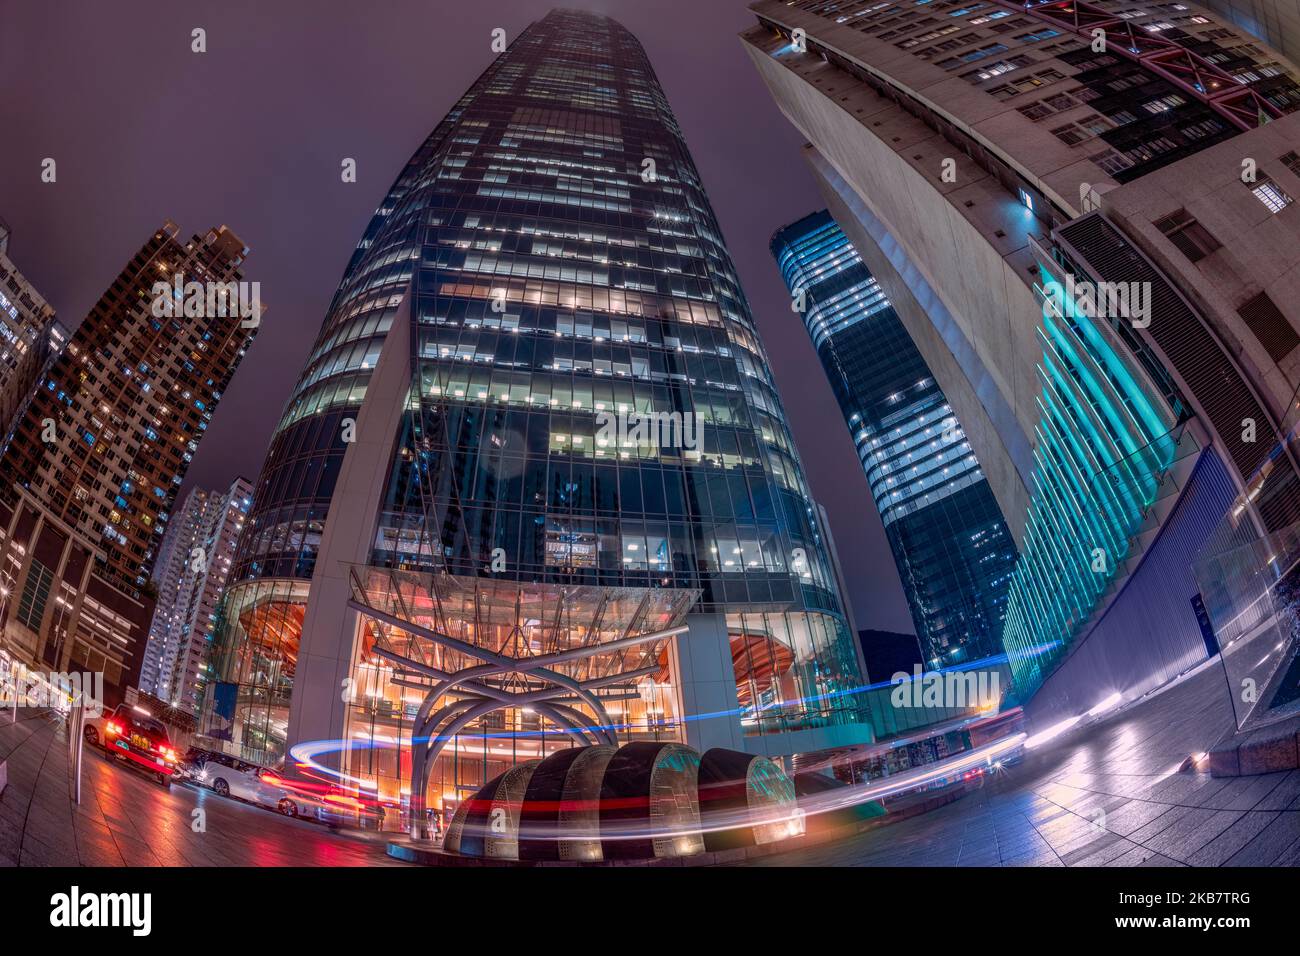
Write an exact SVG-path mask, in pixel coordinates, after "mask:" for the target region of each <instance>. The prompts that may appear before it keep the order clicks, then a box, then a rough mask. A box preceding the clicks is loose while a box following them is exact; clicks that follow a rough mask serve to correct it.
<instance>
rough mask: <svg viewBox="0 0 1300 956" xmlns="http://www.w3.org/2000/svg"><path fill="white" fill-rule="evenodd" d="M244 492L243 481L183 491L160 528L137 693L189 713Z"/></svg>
mask: <svg viewBox="0 0 1300 956" xmlns="http://www.w3.org/2000/svg"><path fill="white" fill-rule="evenodd" d="M251 494H252V484H251V483H250V482H249V481H248V479H246V478H236V479H235V480H234V482H233V483H232V484H231V485H230V487H229V488H227V489H226V490H225V491H224V492H222V491H219V490H216V491H208V490H205V489H203V488H193V489H191V490H190V493H189V494H188V495H187V496H186V498H185V503H184V504H183V505H182V506H181V508H180V511H179V512H177V513H176V514H175V515H173V516H172V518H171V520H170V521H169V522H168V525H167V533H166V534H165V535H164V537H163V544H162V547H161V548H160V551H159V557H158V563H157V565H156V567H155V569H154V583H155V586H156V587H157V590H158V605H157V609H156V610H155V611H154V617H153V622H152V624H151V625H150V627H149V643H148V646H147V647H146V648H145V655H144V665H143V667H142V668H141V672H140V689H141V690H142V691H144V692H145V693H147V694H151V695H153V696H154V697H157V698H158V699H159V700H164V701H167V702H168V703H170V704H171V705H172V706H173V707H178V708H182V709H184V710H186V711H189V712H191V713H197V712H198V709H199V705H200V704H202V702H203V694H204V689H205V688H206V687H207V683H208V673H207V665H208V657H209V651H210V647H211V643H212V634H213V631H214V629H215V627H216V620H217V609H218V607H219V606H220V603H221V595H222V593H223V591H224V589H225V585H226V581H227V579H228V578H229V576H230V570H231V566H232V561H233V559H234V555H235V545H236V543H237V542H238V540H239V533H240V532H241V531H242V530H243V528H244V520H245V519H246V517H247V515H248V509H249V506H250V504H251V499H250V495H251Z"/></svg>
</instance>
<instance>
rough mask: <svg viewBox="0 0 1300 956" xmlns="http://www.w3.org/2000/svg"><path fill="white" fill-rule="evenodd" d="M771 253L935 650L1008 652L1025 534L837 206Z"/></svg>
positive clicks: (937, 659)
mask: <svg viewBox="0 0 1300 956" xmlns="http://www.w3.org/2000/svg"><path fill="white" fill-rule="evenodd" d="M772 253H773V255H775V256H776V260H777V264H778V265H779V266H780V269H781V275H782V278H784V280H785V283H786V286H787V287H788V288H789V289H790V292H791V295H792V296H793V297H794V300H795V302H796V303H797V304H798V305H800V306H801V308H800V309H799V310H798V311H799V313H800V315H801V316H802V318H803V322H804V325H805V326H806V327H807V329H808V334H809V336H811V338H812V342H813V346H814V348H816V349H817V357H818V358H819V359H821V363H822V367H823V368H824V369H825V371H826V376H827V378H828V379H829V380H830V383H831V389H832V390H833V391H834V393H835V398H836V400H837V401H838V402H839V405H840V410H841V412H843V414H844V420H845V422H846V424H847V425H848V428H849V432H850V434H851V435H852V436H853V444H854V447H855V448H856V449H857V452H858V458H859V459H860V460H861V462H862V468H863V470H864V471H865V472H866V475H867V482H868V483H869V485H870V486H871V494H872V497H873V498H874V499H875V503H876V510H877V511H878V512H879V514H880V520H881V522H882V523H883V524H884V526H885V535H886V537H887V538H888V539H889V546H890V549H891V550H892V551H893V554H894V561H895V563H896V564H897V565H898V573H899V577H900V578H901V579H902V582H903V591H904V593H905V594H906V595H907V602H908V606H909V607H910V608H911V611H912V620H913V621H914V622H915V624H916V632H917V635H918V636H919V637H920V639H921V647H922V651H923V653H924V655H925V660H926V662H927V663H928V664H929V665H930V666H931V667H939V666H946V665H949V664H956V663H959V662H962V661H966V660H971V659H976V658H981V657H986V656H989V655H993V654H998V653H1001V648H1002V624H1003V618H1004V617H1005V614H1006V594H1007V585H1008V584H1009V583H1010V580H1011V571H1012V569H1013V568H1014V567H1015V560H1016V549H1015V544H1014V543H1013V542H1012V540H1011V533H1010V532H1009V531H1008V530H1007V526H1006V523H1005V522H1004V521H1003V520H1002V515H1001V514H1000V513H999V511H998V506H997V502H996V501H995V500H994V498H993V493H992V492H991V491H989V487H988V482H986V481H985V480H984V475H983V472H982V471H981V470H980V465H979V462H978V461H977V460H976V458H975V454H974V452H972V451H971V448H970V443H969V442H968V441H966V436H965V434H964V433H963V432H962V430H961V425H960V424H959V423H958V421H957V418H956V416H955V415H954V413H953V410H952V408H951V406H950V405H949V404H948V400H947V399H946V398H944V395H943V391H942V389H940V388H939V386H938V384H937V383H936V382H935V380H934V377H933V376H932V375H931V374H930V370H929V368H928V367H927V366H926V364H925V360H924V359H922V358H921V353H920V352H918V351H917V350H916V346H915V345H913V344H912V340H911V338H910V337H909V336H908V334H907V330H906V329H904V328H903V324H902V323H901V322H900V321H899V319H898V315H897V313H895V312H894V309H893V306H891V305H890V304H889V299H888V297H887V296H886V295H885V293H884V291H883V290H882V289H881V288H880V283H878V282H877V281H876V280H875V277H874V276H872V274H871V272H870V270H869V269H867V267H866V265H865V264H864V263H863V262H862V257H861V256H859V255H858V253H857V251H856V250H855V249H854V248H853V245H852V243H850V242H849V240H848V237H847V236H845V235H844V233H843V231H842V230H841V229H840V227H839V226H837V225H836V224H835V221H834V220H833V219H832V218H831V217H830V214H829V213H827V212H825V211H822V212H817V213H813V214H812V215H810V216H805V217H804V218H803V219H800V220H799V221H798V222H794V223H791V224H790V225H788V226H785V227H783V228H781V229H779V230H777V232H776V234H775V235H774V236H773V237H772ZM888 676H889V675H887V674H886V675H873V678H875V679H881V678H884V677H888Z"/></svg>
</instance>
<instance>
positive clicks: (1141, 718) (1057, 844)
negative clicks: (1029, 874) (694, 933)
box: [756, 661, 1300, 866]
mask: <svg viewBox="0 0 1300 956" xmlns="http://www.w3.org/2000/svg"><path fill="white" fill-rule="evenodd" d="M1232 726H1233V720H1232V713H1231V709H1230V702H1229V700H1228V696H1227V685H1226V683H1225V681H1224V677H1223V671H1222V668H1221V667H1220V666H1219V664H1218V663H1217V661H1216V662H1214V663H1211V664H1209V665H1208V666H1205V667H1203V668H1202V669H1201V670H1199V671H1197V672H1195V673H1194V674H1192V675H1190V676H1189V677H1188V678H1186V679H1185V680H1183V681H1182V682H1181V683H1179V684H1177V685H1175V686H1173V687H1171V688H1169V689H1168V690H1166V691H1165V692H1164V693H1162V694H1159V695H1156V696H1154V697H1152V698H1150V699H1148V700H1146V701H1144V702H1141V703H1139V704H1137V705H1135V706H1134V707H1132V708H1131V709H1129V710H1126V711H1123V712H1120V713H1117V714H1116V715H1114V716H1113V717H1111V718H1109V719H1108V720H1105V721H1102V722H1099V723H1096V724H1093V725H1091V726H1088V727H1083V728H1080V729H1079V730H1077V731H1076V732H1074V733H1071V734H1068V735H1065V736H1062V737H1061V738H1059V739H1057V740H1055V741H1053V742H1052V743H1051V744H1050V745H1048V746H1046V747H1044V748H1042V749H1040V750H1037V751H1033V752H1031V754H1030V756H1029V757H1028V759H1026V760H1025V761H1024V762H1023V763H1021V764H1019V765H1017V766H1015V767H1013V768H1011V769H1009V770H1005V771H1002V772H999V773H998V774H997V775H995V776H994V777H992V778H990V779H989V781H988V783H986V784H985V786H984V787H983V788H982V789H980V790H978V791H976V792H975V793H973V794H971V795H970V796H968V797H965V798H963V799H961V800H958V801H957V802H955V803H952V804H949V805H948V806H946V807H943V808H941V809H939V810H936V811H934V812H932V813H928V814H926V815H924V816H920V817H915V818H912V819H910V820H905V821H903V822H901V823H899V824H897V825H894V826H887V827H882V828H880V829H877V830H871V831H868V832H866V833H864V834H862V835H860V836H857V837H854V838H851V839H848V840H845V841H842V842H840V843H836V844H830V845H827V846H824V847H819V848H810V849H807V850H800V851H796V852H793V853H787V854H782V855H780V856H776V857H772V858H769V859H765V860H761V861H756V863H757V864H758V865H763V866H789V865H805V866H1239V865H1242V866H1295V865H1300V771H1295V770H1292V771H1287V772H1284V773H1273V774H1264V775H1261V776H1253V777H1219V778H1215V777H1211V776H1210V775H1209V774H1208V773H1192V772H1186V771H1184V772H1179V767H1180V766H1181V765H1182V764H1183V762H1184V760H1185V759H1186V758H1187V757H1188V756H1189V755H1190V754H1193V753H1200V752H1203V751H1206V750H1209V749H1210V747H1211V746H1212V745H1213V744H1214V743H1215V742H1217V741H1218V740H1219V739H1220V738H1221V737H1222V736H1223V735H1224V734H1226V733H1227V732H1228V731H1229V730H1230V729H1231V728H1232Z"/></svg>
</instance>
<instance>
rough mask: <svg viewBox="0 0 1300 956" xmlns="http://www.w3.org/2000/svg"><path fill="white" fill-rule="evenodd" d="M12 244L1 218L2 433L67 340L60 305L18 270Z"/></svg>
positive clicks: (0, 389)
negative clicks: (56, 308)
mask: <svg viewBox="0 0 1300 956" xmlns="http://www.w3.org/2000/svg"><path fill="white" fill-rule="evenodd" d="M8 247H9V227H8V226H6V225H4V223H2V222H0V337H3V339H4V341H3V342H0V438H2V437H3V436H4V435H6V434H8V431H9V429H10V428H12V427H13V425H14V424H15V421H16V419H17V416H18V412H19V411H20V410H21V409H22V407H23V405H24V404H25V403H26V402H27V399H28V398H29V397H30V396H31V392H32V389H33V388H34V387H35V385H36V381H37V379H39V378H40V377H41V374H42V373H43V372H44V371H45V368H46V366H47V365H48V364H49V363H50V362H51V361H52V360H53V358H54V356H55V355H57V354H58V352H59V351H60V350H61V349H62V348H63V343H64V342H66V341H67V332H66V330H65V329H64V328H63V326H62V325H61V324H60V323H59V321H58V320H57V319H56V318H55V317H54V309H53V308H52V307H51V306H50V304H49V303H48V302H46V301H45V299H44V298H42V296H41V294H40V293H39V292H37V291H36V289H35V288H34V287H33V286H32V284H31V283H30V282H28V281H27V279H25V278H24V277H23V274H22V273H21V272H19V271H18V267H17V266H15V265H14V264H13V261H12V260H11V259H10V258H9V255H8Z"/></svg>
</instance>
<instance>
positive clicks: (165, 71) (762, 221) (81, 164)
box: [0, 0, 913, 632]
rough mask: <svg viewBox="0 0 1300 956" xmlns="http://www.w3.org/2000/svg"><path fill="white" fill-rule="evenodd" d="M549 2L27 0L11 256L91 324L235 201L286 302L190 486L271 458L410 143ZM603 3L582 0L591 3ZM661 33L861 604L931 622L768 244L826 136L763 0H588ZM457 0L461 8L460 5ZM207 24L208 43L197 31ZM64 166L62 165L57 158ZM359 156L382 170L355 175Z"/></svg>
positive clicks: (657, 56) (17, 8)
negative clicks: (781, 105)
mask: <svg viewBox="0 0 1300 956" xmlns="http://www.w3.org/2000/svg"><path fill="white" fill-rule="evenodd" d="M554 5H556V4H555V3H553V2H548V0H481V2H477V3H452V2H450V0H369V2H337V0H222V2H198V0H187V2H185V3H169V2H162V0H148V2H145V0H124V2H117V3H111V4H108V3H103V2H102V0H65V2H61V3H58V4H47V3H20V2H18V0H6V2H5V3H4V5H3V13H0V20H2V21H3V24H4V27H3V30H0V88H2V89H3V90H4V96H3V98H2V99H0V131H3V142H2V143H0V218H3V219H4V220H5V221H7V222H8V224H9V226H10V228H11V229H12V230H13V236H12V238H11V241H10V248H9V255H10V258H12V259H13V260H14V262H15V263H16V264H17V266H18V268H19V269H20V270H22V272H23V273H24V274H25V275H26V276H27V277H28V278H29V279H30V280H31V281H32V282H33V284H35V286H36V287H37V289H38V290H39V291H40V292H41V293H42V294H43V295H45V296H46V298H47V299H48V300H49V301H50V303H51V304H52V305H53V306H54V308H55V309H56V310H57V311H58V314H59V317H60V318H61V319H62V321H63V322H64V324H65V325H67V326H69V327H71V328H75V327H76V325H77V324H79V323H80V321H81V319H82V318H83V317H84V316H85V314H86V312H87V311H88V310H89V309H90V307H91V305H92V304H93V302H94V301H95V299H96V298H98V296H99V295H100V294H101V293H102V292H103V291H104V289H106V288H107V287H108V285H109V283H110V282H111V281H112V279H113V278H114V277H115V275H116V274H117V272H118V271H119V270H120V268H121V267H122V265H123V264H124V263H125V262H126V260H127V259H128V258H129V257H130V256H131V255H133V254H134V253H135V251H136V250H137V249H138V248H139V246H140V245H141V244H142V243H143V242H144V240H145V238H146V237H147V236H148V235H149V234H150V233H151V232H152V231H153V230H154V229H156V228H157V227H158V226H159V225H160V224H161V223H162V222H163V221H164V220H165V219H172V220H174V221H176V222H177V223H179V224H180V226H181V229H182V232H183V234H184V237H185V238H188V237H189V236H190V235H193V234H195V233H202V232H203V231H205V230H206V229H208V228H209V227H211V226H215V225H220V224H222V223H225V224H227V225H229V226H230V228H231V229H233V230H234V231H235V232H236V234H238V235H239V236H240V237H241V238H242V239H243V240H244V242H245V243H246V244H247V245H248V246H249V247H250V249H251V252H250V254H249V258H248V264H247V267H246V276H247V278H248V279H250V280H251V279H256V280H258V281H259V282H260V283H261V287H262V298H263V302H264V303H265V304H266V307H267V315H266V318H265V320H264V321H263V323H262V330H261V332H260V334H259V336H258V339H257V341H256V343H255V344H254V346H253V348H252V350H251V352H250V353H249V355H248V357H247V358H246V359H245V360H244V363H243V365H242V366H241V367H240V369H239V372H238V373H237V375H236V376H235V379H234V382H233V383H232V385H231V388H230V390H229V391H228V392H227V394H226V395H225V397H224V398H223V399H222V402H221V405H220V407H219V408H218V409H217V413H216V415H215V416H214V419H213V425H212V428H211V429H210V430H209V432H208V435H207V438H206V439H205V440H204V441H203V443H202V444H201V445H200V447H199V452H198V455H197V456H196V458H195V460H194V464H193V465H192V467H191V468H190V471H189V475H188V478H187V481H186V486H187V487H188V486H189V485H191V484H194V483H197V484H200V485H204V486H209V487H217V486H222V485H225V484H228V483H229V482H230V480H231V479H232V478H233V477H234V476H235V475H237V474H243V475H246V476H248V477H249V478H250V479H252V478H255V477H256V475H257V472H258V470H259V469H260V467H261V463H262V457H263V455H264V454H265V452H266V447H267V444H268V442H269V440H270V435H271V429H272V427H273V426H274V423H275V420H276V419H277V418H278V416H279V414H280V411H281V410H282V408H283V405H284V402H285V401H286V399H287V398H288V395H289V390H290V388H291V387H292V385H293V382H294V379H295V378H296V376H297V374H298V372H299V370H300V368H301V365H302V362H303V360H304V358H305V357H306V354H307V351H308V349H309V348H310V346H311V343H312V341H313V340H314V338H315V336H316V332H317V329H318V328H319V326H320V322H321V320H322V318H323V317H324V315H325V310H326V308H327V306H328V304H329V300H330V297H331V295H332V294H333V292H334V289H335V286H336V285H337V283H338V281H339V277H340V276H341V275H342V272H343V268H344V266H345V264H346V263H347V260H348V257H349V256H350V255H351V253H352V249H353V247H354V245H355V243H356V241H357V239H358V238H359V237H360V235H361V232H362V230H363V228H364V227H365V224H366V222H367V220H368V219H369V217H370V215H371V213H372V212H373V211H374V209H375V207H376V206H377V205H378V204H379V201H380V200H381V199H382V198H383V196H384V193H385V192H386V191H387V189H388V187H389V185H390V184H391V182H392V180H393V179H394V178H395V176H396V175H397V173H398V171H399V170H400V169H401V167H402V164H403V163H405V162H406V160H407V158H408V157H409V156H410V154H411V153H412V152H413V151H414V149H415V148H416V146H418V145H419V143H420V142H421V141H422V140H423V139H424V137H425V136H426V135H427V134H428V132H429V130H431V129H432V128H433V127H434V126H435V125H436V124H437V123H438V121H439V120H441V118H442V117H443V115H444V114H445V113H446V112H447V110H448V109H449V108H450V107H451V105H452V104H453V102H454V101H455V100H456V98H457V97H459V96H460V94H461V93H462V92H464V90H465V89H466V87H468V86H469V85H470V83H471V82H473V80H474V79H475V78H476V77H477V76H478V74H479V73H480V72H481V71H482V70H483V69H484V68H485V67H486V66H487V64H488V63H489V61H490V59H491V57H492V56H493V54H492V52H491V50H490V48H489V43H490V34H491V31H492V29H493V28H495V27H502V28H504V29H505V30H506V31H507V35H508V37H509V38H511V39H513V38H514V36H515V35H516V34H517V33H518V32H519V31H521V30H522V29H523V28H524V27H526V26H527V25H528V24H529V23H530V22H531V21H533V20H535V19H537V18H538V17H540V16H542V15H543V14H544V13H546V11H547V10H549V9H550V8H551V7H552V6H554ZM571 5H579V4H571ZM582 5H584V6H585V7H586V8H587V9H591V10H594V11H596V12H601V13H607V14H609V15H611V16H614V17H616V18H617V19H618V20H619V21H620V22H622V23H623V24H624V25H625V26H627V27H628V28H629V29H630V30H631V31H632V32H633V33H635V34H636V35H637V37H638V38H639V39H640V40H641V42H642V43H643V44H644V46H645V48H646V50H647V52H648V53H649V55H650V59H651V61H652V62H653V63H654V66H655V69H656V71H657V72H658V74H659V79H660V81H661V83H662V84H663V87H664V89H665V90H666V91H667V94H668V98H669V101H670V102H671V103H672V106H673V110H674V112H675V113H676V114H677V118H678V120H679V121H680V123H681V125H682V128H683V129H684V130H685V133H686V139H687V142H688V144H689V145H690V148H691V153H692V154H693V156H694V158H695V162H696V165H697V166H698V167H699V170H700V173H701V175H702V176H703V178H704V185H705V187H706V188H707V189H708V192H709V196H710V198H711V200H712V202H713V207H714V209H715V211H716V212H717V215H718V218H719V220H720V221H721V224H722V228H723V233H724V235H725V237H726V239H727V242H728V247H729V248H730V250H731V253H732V256H733V257H734V259H735V262H736V266H737V268H738V269H739V271H740V277H741V281H742V282H743V284H744V287H745V291H746V294H747V296H748V298H749V301H750V304H751V306H752V308H753V311H754V313H755V318H756V319H757V321H758V325H759V328H760V329H761V330H762V333H763V338H764V342H765V344H766V346H767V350H768V352H769V354H770V356H771V358H772V364H773V370H774V372H775V374H776V379H777V384H778V386H779V387H780V388H781V391H782V397H783V399H784V401H785V405H786V409H787V411H788V412H789V417H790V422H791V425H792V427H793V429H794V434H795V438H796V440H797V442H798V446H799V450H800V453H801V455H802V457H803V460H804V463H805V465H806V466H807V469H808V473H809V477H810V480H811V482H812V488H813V493H814V495H815V496H816V497H817V498H818V500H820V501H821V502H822V503H823V504H824V505H825V506H826V508H827V510H828V511H829V512H830V515H831V520H832V526H833V530H834V532H835V537H836V543H837V545H838V548H839V553H840V557H841V560H842V562H843V564H844V568H845V573H846V575H847V577H848V579H849V587H850V591H851V592H852V600H853V604H854V608H855V611H856V614H857V619H858V626H860V627H878V628H887V629H892V630H902V631H909V632H910V631H912V630H913V626H912V622H911V617H910V615H909V614H908V611H907V605H906V602H905V601H904V599H903V593H902V589H901V587H900V586H899V583H898V575H897V572H896V570H895V568H894V562H893V559H892V557H891V556H890V553H889V548H888V545H887V544H886V542H885V536H884V531H883V529H882V528H881V525H880V519H879V517H878V516H877V514H876V510H875V508H874V507H873V506H872V504H871V498H870V495H869V492H868V489H867V483H866V479H865V478H864V477H863V474H862V470H861V468H860V466H859V464H858V461H857V457H856V455H855V453H854V451H853V445H852V442H851V441H850V439H849V436H848V432H847V430H846V429H845V427H844V424H843V419H842V417H841V415H840V413H839V410H838V408H837V407H836V404H835V400H834V398H833V397H832V395H831V391H830V387H829V386H828V385H827V383H826V381H825V376H824V375H823V374H822V372H821V369H820V366H819V363H818V362H817V358H816V355H815V353H814V352H813V349H812V345H811V343H810V342H809V341H808V337H807V334H806V333H805V332H804V330H803V326H802V325H801V324H800V322H799V321H798V317H797V316H796V315H795V314H794V313H793V312H791V311H790V308H789V298H788V296H787V294H786V291H785V287H784V286H783V285H782V283H781V279H780V275H779V274H778V272H777V269H776V266H775V263H774V262H773V260H772V257H771V254H770V252H769V251H768V246H767V244H768V239H769V237H770V236H771V234H772V232H773V230H775V229H776V228H777V227H779V226H782V225H784V224H786V223H788V222H790V221H792V220H795V219H798V218H800V217H801V216H804V215H806V214H807V213H810V212H813V211H814V210H817V209H820V208H821V207H822V202H821V200H820V197H819V195H818V193H817V189H816V187H815V185H814V183H813V180H812V177H811V175H810V174H809V172H808V171H807V169H806V168H805V165H804V162H803V160H802V159H801V158H800V156H799V147H800V145H801V143H802V138H801V137H800V136H799V134H798V133H797V132H796V131H795V130H794V128H793V127H791V126H790V125H789V123H787V122H786V120H785V118H784V117H782V116H781V114H780V112H779V111H778V110H777V109H776V107H775V106H774V105H773V103H772V102H771V100H770V98H769V97H768V94H767V92H766V90H765V89H764V88H763V85H762V83H761V82H760V80H759V79H758V76H757V74H756V73H755V72H754V69H753V67H752V66H751V65H750V63H749V60H748V58H747V57H746V56H745V54H744V52H743V51H742V50H741V46H740V43H739V41H738V40H737V39H736V34H737V33H738V32H739V31H741V30H743V29H745V28H747V27H749V26H750V25H752V24H753V23H754V19H753V16H752V15H751V14H750V13H749V12H748V11H747V9H746V7H745V4H744V3H743V2H742V0H655V2H646V0H586V2H585V4H582ZM449 11H454V13H450V12H449ZM195 27H203V28H204V29H205V30H206V31H207V44H208V52H207V53H205V54H195V53H192V52H191V51H190V31H191V30H192V29H193V28H195ZM45 157H52V158H54V159H55V160H56V162H57V164H58V181H57V183H55V184H44V183H42V182H41V181H40V169H41V161H42V160H43V159H44V158H45ZM344 157H354V158H355V159H356V160H357V170H358V181H357V183H355V184H344V183H342V182H341V181H340V177H339V171H340V165H339V164H340V162H341V161H342V159H343V158H344Z"/></svg>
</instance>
